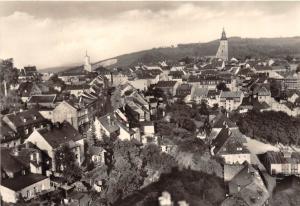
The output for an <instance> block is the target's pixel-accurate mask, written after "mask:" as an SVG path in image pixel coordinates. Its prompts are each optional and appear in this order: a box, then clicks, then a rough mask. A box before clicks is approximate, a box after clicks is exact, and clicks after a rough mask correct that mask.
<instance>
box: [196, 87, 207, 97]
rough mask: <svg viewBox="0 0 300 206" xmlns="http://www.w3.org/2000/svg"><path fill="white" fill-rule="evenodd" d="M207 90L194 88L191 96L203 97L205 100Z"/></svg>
mask: <svg viewBox="0 0 300 206" xmlns="http://www.w3.org/2000/svg"><path fill="white" fill-rule="evenodd" d="M208 91H209V90H208V89H207V88H200V87H197V88H195V90H194V94H193V96H194V97H204V98H206V97H207V96H208Z"/></svg>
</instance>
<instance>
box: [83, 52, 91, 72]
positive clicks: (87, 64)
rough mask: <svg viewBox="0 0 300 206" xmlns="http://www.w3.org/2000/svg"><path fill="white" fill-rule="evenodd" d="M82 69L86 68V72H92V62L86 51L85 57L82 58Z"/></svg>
mask: <svg viewBox="0 0 300 206" xmlns="http://www.w3.org/2000/svg"><path fill="white" fill-rule="evenodd" d="M84 70H86V71H88V72H92V64H91V62H90V56H88V54H87V52H86V54H85V58H84Z"/></svg>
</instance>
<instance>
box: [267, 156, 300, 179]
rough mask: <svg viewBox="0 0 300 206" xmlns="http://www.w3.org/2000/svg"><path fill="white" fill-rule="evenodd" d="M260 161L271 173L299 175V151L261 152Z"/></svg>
mask: <svg viewBox="0 0 300 206" xmlns="http://www.w3.org/2000/svg"><path fill="white" fill-rule="evenodd" d="M262 163H263V164H264V165H265V167H266V169H267V170H268V172H269V174H271V175H297V176H300V153H298V152H291V151H288V150H282V151H280V152H274V151H269V152H266V153H265V154H263V156H262Z"/></svg>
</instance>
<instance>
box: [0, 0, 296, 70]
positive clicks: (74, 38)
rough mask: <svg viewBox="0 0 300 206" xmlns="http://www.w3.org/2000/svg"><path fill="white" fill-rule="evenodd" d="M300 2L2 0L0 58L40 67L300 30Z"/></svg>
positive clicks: (283, 34)
mask: <svg viewBox="0 0 300 206" xmlns="http://www.w3.org/2000/svg"><path fill="white" fill-rule="evenodd" d="M299 22H300V2H244V3H241V2H196V3H195V2H171V3H166V2H163V3H162V2H0V26H1V27H0V28H1V29H0V58H8V57H13V58H14V59H15V64H16V66H18V67H22V66H24V65H29V64H30V65H37V66H38V68H47V67H52V66H60V65H66V64H70V63H77V62H82V61H83V57H84V55H85V50H86V49H87V50H88V53H89V55H90V56H91V60H92V61H99V60H103V59H107V58H110V57H114V56H117V55H120V54H124V53H128V52H134V51H138V50H143V49H149V48H153V47H160V46H170V45H176V44H178V43H190V42H207V41H211V40H215V39H217V38H219V37H220V33H221V30H222V27H223V26H224V27H225V30H226V32H227V35H228V36H241V37H291V36H300V23H299Z"/></svg>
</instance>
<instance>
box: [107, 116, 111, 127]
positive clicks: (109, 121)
mask: <svg viewBox="0 0 300 206" xmlns="http://www.w3.org/2000/svg"><path fill="white" fill-rule="evenodd" d="M107 121H108V125H111V119H110V115H107Z"/></svg>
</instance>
